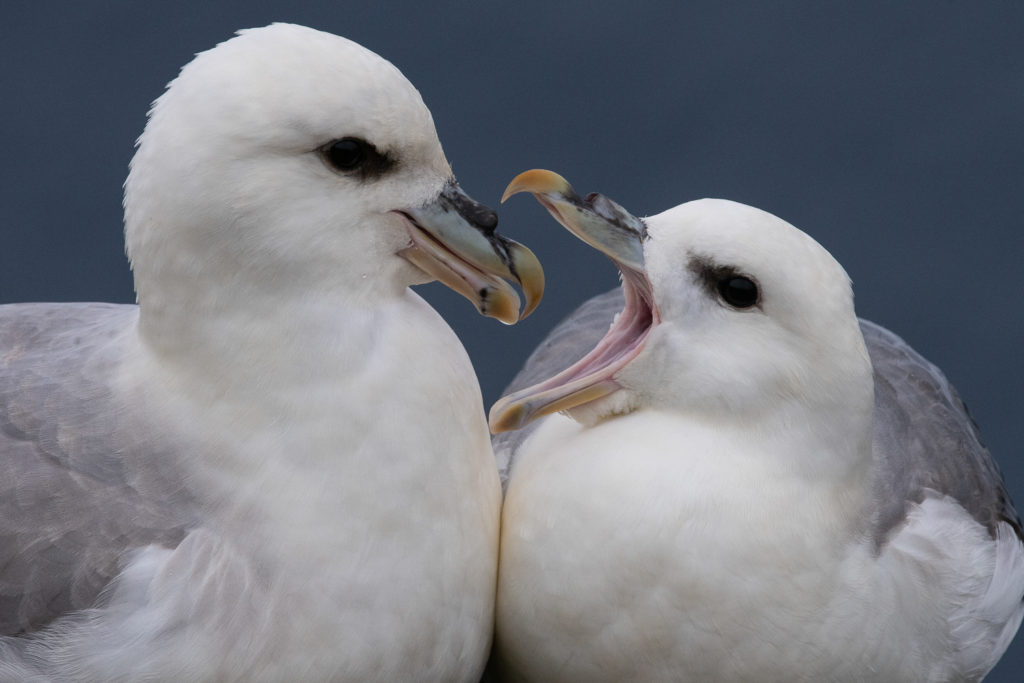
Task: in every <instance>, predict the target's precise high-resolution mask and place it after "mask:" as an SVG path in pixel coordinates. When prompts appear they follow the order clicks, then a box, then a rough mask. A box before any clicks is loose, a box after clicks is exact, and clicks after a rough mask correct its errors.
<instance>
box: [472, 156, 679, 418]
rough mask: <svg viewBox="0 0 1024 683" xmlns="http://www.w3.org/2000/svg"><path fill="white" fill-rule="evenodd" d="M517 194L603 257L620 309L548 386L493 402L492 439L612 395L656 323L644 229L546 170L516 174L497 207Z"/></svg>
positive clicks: (618, 209) (605, 201)
mask: <svg viewBox="0 0 1024 683" xmlns="http://www.w3.org/2000/svg"><path fill="white" fill-rule="evenodd" d="M519 192H530V193H532V194H533V196H534V197H536V199H537V201H539V202H540V203H541V205H543V206H544V208H546V209H547V210H548V212H549V213H550V214H551V215H552V216H554V218H555V220H557V221H558V222H559V223H561V224H562V225H563V226H565V227H566V228H567V229H568V230H569V231H570V232H572V233H573V234H574V235H576V236H577V237H579V238H580V239H581V240H583V241H584V242H586V243H587V244H589V245H590V246H592V247H594V248H595V249H597V250H599V251H601V252H602V253H604V254H605V255H607V256H608V257H609V258H611V260H612V261H613V262H614V263H615V265H616V266H617V267H618V269H619V270H620V271H621V273H622V288H623V290H624V293H625V299H626V306H625V308H623V310H622V312H621V313H620V314H619V315H618V316H617V317H616V319H615V321H614V322H613V323H612V326H611V328H610V329H609V330H608V333H607V334H606V335H605V336H604V338H602V339H601V341H600V342H598V344H597V346H596V347H594V349H593V350H592V351H590V353H588V354H587V355H586V356H584V357H583V358H582V359H580V360H579V361H577V362H576V363H574V364H573V365H571V366H570V367H568V368H566V369H565V370H563V371H562V372H560V373H558V374H557V375H555V376H554V377H552V378H550V379H548V380H545V381H543V382H541V383H539V384H535V385H534V386H532V387H528V388H526V389H522V390H521V391H517V392H515V393H512V394H509V395H508V396H504V397H502V398H501V399H499V400H498V402H497V403H495V404H494V406H492V407H491V412H490V416H489V419H488V422H489V425H490V428H491V432H493V433H495V434H497V433H499V432H506V431H510V430H513V429H519V428H521V427H524V426H525V425H527V424H528V423H530V422H532V421H533V420H536V419H537V418H539V417H542V416H544V415H549V414H551V413H555V412H558V411H562V410H569V409H571V408H574V407H576V406H580V405H583V404H584V403H589V402H591V401H595V400H597V399H599V398H602V397H604V396H607V395H608V394H610V393H612V392H614V391H616V390H618V389H619V388H620V387H619V384H618V383H617V382H616V381H615V375H616V374H617V373H618V372H619V371H620V370H621V369H622V368H624V367H625V366H626V365H627V364H628V363H629V362H630V361H631V360H633V359H634V358H635V357H636V356H637V354H639V353H640V351H641V350H642V349H643V345H644V342H645V341H646V339H647V335H648V333H649V332H650V331H651V329H652V328H653V327H654V325H656V324H657V323H658V322H659V320H660V318H659V315H658V311H657V308H656V307H655V305H654V295H653V292H652V291H651V285H650V282H649V281H648V279H647V274H646V273H645V272H644V251H643V247H644V244H643V243H644V240H646V238H647V228H646V226H645V225H644V223H643V221H641V220H640V219H639V218H636V217H635V216H633V215H632V214H630V213H629V212H628V211H626V210H625V209H623V208H622V207H621V206H619V205H618V204H616V203H615V202H613V201H612V200H610V199H608V198H607V197H604V196H603V195H599V194H590V195H587V197H585V198H583V197H580V196H579V195H577V194H576V192H575V191H574V190H573V189H572V186H571V185H569V182H568V181H567V180H566V179H565V178H563V177H562V176H560V175H558V174H557V173H554V172H552V171H544V170H539V169H534V170H532V171H526V172H525V173H521V174H519V175H518V176H516V177H515V178H514V179H513V180H512V182H511V183H509V186H508V188H507V189H506V190H505V194H504V196H503V197H502V202H504V201H505V200H506V199H508V198H509V197H511V196H512V195H514V194H516V193H519Z"/></svg>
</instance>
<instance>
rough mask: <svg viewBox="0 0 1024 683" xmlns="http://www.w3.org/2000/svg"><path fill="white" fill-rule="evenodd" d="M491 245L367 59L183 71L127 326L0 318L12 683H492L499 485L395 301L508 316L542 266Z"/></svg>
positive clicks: (254, 60)
mask: <svg viewBox="0 0 1024 683" xmlns="http://www.w3.org/2000/svg"><path fill="white" fill-rule="evenodd" d="M494 224H495V218H494V214H493V212H491V211H489V210H488V209H486V208H485V207H482V206H480V205H478V204H476V203H475V202H473V201H472V200H471V199H470V198H469V197H468V196H466V195H465V194H463V193H462V191H461V190H460V189H459V188H458V186H457V185H456V184H455V181H454V178H453V177H452V174H451V169H450V168H449V166H448V163H447V161H446V160H445V157H444V154H443V152H442V150H441V146H440V144H439V143H438V140H437V136H436V133H435V131H434V126H433V122H432V120H431V117H430V113H429V112H428V110H427V108H426V107H425V106H424V104H423V102H422V100H421V99H420V96H419V94H418V93H417V91H416V90H415V89H414V88H413V87H412V86H411V85H410V84H409V82H408V81H406V80H405V78H404V77H403V76H402V75H401V73H399V71H398V70H397V69H396V68H395V67H393V66H392V65H391V64H390V63H388V62H386V61H385V60H383V59H381V58H380V57H378V56H377V55H375V54H373V53H372V52H369V51H368V50H366V49H364V48H362V47H360V46H358V45H356V44H355V43H352V42H350V41H347V40H345V39H343V38H339V37H337V36H332V35H329V34H325V33H321V32H318V31H314V30H312V29H307V28H303V27H300V26H294V25H286V24H276V25H273V26H269V27H266V28H262V29H255V30H249V31H243V32H241V33H240V35H239V36H238V37H235V38H233V39H231V40H229V41H227V42H225V43H222V44H221V45H219V46H218V47H216V48H215V49H213V50H210V51H208V52H205V53H202V54H200V55H198V56H197V57H196V59H195V60H194V61H193V62H192V63H190V64H189V65H188V66H186V67H185V68H184V69H183V70H182V72H181V74H180V76H179V77H178V78H177V79H176V80H175V81H174V82H173V83H171V85H170V86H169V88H168V90H167V92H166V93H165V94H164V95H163V96H162V97H161V98H160V99H159V100H158V101H157V102H156V103H155V104H154V106H153V110H152V112H151V115H150V119H149V123H148V125H147V127H146V131H145V132H144V133H143V135H142V137H141V138H140V141H139V148H138V151H137V153H136V155H135V157H134V159H133V161H132V165H131V173H130V176H129V178H128V181H127V183H126V190H125V232H126V240H127V247H128V252H129V255H130V257H131V259H132V264H133V269H134V272H135V279H136V288H137V292H138V299H139V306H138V307H135V306H112V305H105V304H66V305H62V304H23V305H10V306H4V307H0V427H2V430H0V452H2V455H3V457H2V458H0V506H2V509H3V514H2V515H0V536H3V541H2V543H0V601H2V606H3V609H2V612H0V614H2V623H3V626H4V628H5V629H6V630H5V633H6V634H7V635H6V636H5V637H3V638H0V680H4V681H8V680H18V681H30V680H61V681H72V680H73V681H97V680H120V681H128V680H132V681H139V680H165V681H170V680H176V681H186V680H193V681H198V680H218V681H226V680H239V681H283V680H309V681H312V680H359V681H372V680H377V681H396V680H412V679H416V680H436V681H453V680H466V681H472V680H475V679H476V678H477V677H479V674H480V670H481V669H482V667H483V664H484V660H485V657H486V654H487V651H488V647H489V644H490V638H491V632H492V616H493V601H494V586H495V580H496V578H495V571H496V553H497V541H498V535H497V534H498V511H499V505H500V487H499V484H498V477H497V474H496V473H495V471H494V465H493V459H492V453H491V449H490V444H489V438H488V434H487V429H486V423H485V421H484V419H483V413H482V410H481V398H480V390H479V387H478V385H477V381H476V378H475V375H474V373H473V369H472V367H471V365H470V362H469V359H468V357H467V355H466V353H465V351H464V350H463V348H462V346H461V344H460V343H459V341H458V339H457V338H456V337H455V335H454V333H453V332H452V331H451V330H450V329H449V327H448V326H447V325H446V324H445V323H444V322H443V321H442V320H441V318H440V317H439V316H438V315H437V313H436V312H435V311H434V310H433V309H432V308H430V307H429V306H428V305H427V304H426V303H425V302H424V301H423V300H422V299H420V297H418V296H417V295H416V294H414V293H412V292H411V291H410V290H409V288H408V287H409V285H412V284H416V283H420V282H426V281H429V280H431V279H433V278H434V277H441V278H442V279H445V278H447V277H448V276H447V274H448V273H450V272H455V271H457V272H458V273H459V277H454V276H453V277H451V278H448V279H450V280H452V281H453V282H454V283H455V286H456V287H458V286H461V285H459V283H463V282H465V283H470V287H469V288H467V291H464V292H463V293H466V294H467V295H468V296H471V297H476V299H475V301H476V303H477V305H478V306H479V307H480V308H481V310H483V311H485V312H487V313H489V314H493V315H496V316H497V317H502V318H503V319H506V320H508V321H509V322H511V321H514V320H515V318H516V317H517V307H518V301H517V300H514V299H515V295H514V292H512V290H511V289H509V288H508V285H506V284H504V283H503V282H501V280H500V279H499V278H500V277H504V276H512V277H513V279H515V275H516V274H517V273H518V274H519V275H521V276H522V277H523V284H524V289H526V290H529V289H531V288H532V287H533V284H536V277H538V276H539V270H537V271H532V270H531V268H532V267H533V266H534V265H535V261H532V260H531V259H530V257H529V255H528V252H527V251H526V250H525V248H523V247H521V246H520V245H516V244H515V243H513V242H510V241H508V240H505V239H504V238H503V237H501V236H499V235H497V234H495V233H494ZM424 249H426V250H428V251H429V253H427V252H426V251H424ZM413 262H414V263H415V264H416V265H413ZM510 264H514V265H517V266H518V268H513V267H512V266H511V265H510ZM424 269H426V270H427V271H429V274H428V272H425V270H424ZM531 273H532V274H531ZM447 281H448V280H447V279H446V282H447ZM529 283H533V284H529ZM533 289H534V294H537V295H539V293H538V290H537V289H536V288H533ZM460 291H461V290H460ZM529 296H530V294H529V292H528V297H529Z"/></svg>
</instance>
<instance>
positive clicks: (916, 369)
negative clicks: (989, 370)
mask: <svg viewBox="0 0 1024 683" xmlns="http://www.w3.org/2000/svg"><path fill="white" fill-rule="evenodd" d="M860 325H861V332H862V333H863V334H864V341H865V343H866V344H867V347H868V353H869V355H870V356H871V363H872V365H873V366H874V372H875V413H874V435H873V447H874V454H875V463H874V487H873V494H874V502H875V509H876V519H875V526H874V529H873V537H874V540H875V544H876V549H880V548H881V547H882V545H884V543H885V542H886V541H887V540H888V538H889V537H890V536H891V533H892V532H893V530H895V529H897V528H898V527H899V526H900V525H901V524H902V522H903V520H905V519H906V516H907V512H908V510H909V508H910V506H911V505H914V504H916V503H920V502H921V501H922V500H924V498H925V496H926V495H928V492H929V491H935V492H937V493H939V494H942V495H946V496H949V497H951V498H953V499H954V500H956V501H957V502H959V503H960V505H962V506H963V507H964V509H966V510H967V511H968V512H969V513H970V514H971V516H972V517H974V518H975V519H976V520H978V522H979V523H981V524H982V525H983V526H984V527H985V528H986V529H987V530H988V532H989V534H991V535H992V536H993V537H995V534H996V528H997V526H998V525H999V523H1000V522H1006V523H1007V524H1009V525H1010V526H1011V527H1012V528H1013V529H1014V531H1015V532H1016V534H1017V537H1018V538H1021V539H1024V535H1022V532H1021V523H1020V517H1019V516H1018V515H1017V511H1016V510H1015V509H1014V507H1013V503H1012V501H1011V500H1010V496H1009V493H1008V492H1007V490H1006V485H1005V483H1004V481H1003V477H1002V474H1001V473H1000V472H999V467H998V466H997V465H996V463H995V461H994V460H993V459H992V456H991V455H990V454H989V452H988V449H986V448H985V446H984V444H983V443H982V441H981V435H980V433H979V431H978V426H977V425H976V424H975V423H974V420H973V419H972V418H971V415H970V413H969V412H968V410H967V406H966V404H965V403H964V402H963V400H962V399H961V398H960V395H959V394H958V393H957V391H956V389H954V388H953V385H952V384H950V382H949V380H948V379H946V376H945V375H944V374H943V373H942V371H941V370H939V369H938V368H937V367H935V366H934V365H932V364H931V363H929V362H928V361H927V360H925V359H924V358H923V357H922V356H921V355H920V354H919V353H917V352H916V351H914V350H913V349H912V348H910V346H909V345H908V344H907V343H906V342H904V341H903V340H902V339H900V338H899V337H898V336H896V335H895V334H893V333H892V332H890V331H889V330H887V329H885V328H883V327H881V326H879V325H876V324H874V323H871V322H868V321H866V320H861V321H860Z"/></svg>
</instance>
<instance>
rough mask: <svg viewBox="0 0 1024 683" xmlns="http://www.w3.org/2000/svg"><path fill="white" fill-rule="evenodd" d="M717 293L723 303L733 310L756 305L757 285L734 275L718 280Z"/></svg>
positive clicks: (748, 279)
mask: <svg viewBox="0 0 1024 683" xmlns="http://www.w3.org/2000/svg"><path fill="white" fill-rule="evenodd" d="M718 293H719V294H721V295H722V299H724V300H725V303H727V304H729V305H730V306H733V307H735V308H750V307H751V306H753V305H754V304H756V303H757V285H756V284H754V281H753V280H751V279H750V278H746V277H743V276H739V275H734V276H732V277H725V278H722V279H721V280H719V281H718Z"/></svg>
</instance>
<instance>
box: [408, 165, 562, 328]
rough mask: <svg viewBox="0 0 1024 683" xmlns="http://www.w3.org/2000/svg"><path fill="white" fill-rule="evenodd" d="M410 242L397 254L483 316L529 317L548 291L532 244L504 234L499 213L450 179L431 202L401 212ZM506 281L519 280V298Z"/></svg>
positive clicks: (512, 320) (509, 321)
mask: <svg viewBox="0 0 1024 683" xmlns="http://www.w3.org/2000/svg"><path fill="white" fill-rule="evenodd" d="M399 213H400V214H401V215H402V216H404V217H405V219H406V220H407V222H408V230H409V236H410V238H411V244H410V245H409V246H408V247H406V248H404V249H402V250H401V251H399V252H398V254H399V256H402V257H403V258H405V259H406V260H408V261H409V262H411V263H412V264H413V265H415V266H416V267H418V268H419V269H420V270H422V271H423V272H425V273H426V274H428V275H430V276H431V277H433V278H434V279H436V280H439V281H441V282H443V283H444V284H445V285H447V286H448V287H450V288H452V289H453V290H455V291H456V292H458V293H459V294H461V295H462V296H464V297H466V298H467V299H469V300H470V301H472V302H473V304H474V305H475V306H476V308H477V310H478V311H480V313H481V314H482V315H486V316H488V317H491V318H497V319H498V320H500V321H501V322H503V323H505V324H506V325H513V324H515V323H516V322H518V321H519V320H522V319H523V318H525V317H526V316H528V315H530V313H532V312H533V310H534V309H535V308H536V307H537V304H539V303H540V300H541V297H542V296H543V294H544V271H543V269H542V268H541V265H540V262H539V261H538V260H537V257H536V256H534V255H533V252H532V251H530V250H529V249H528V248H526V247H525V246H523V245H522V244H519V243H518V242H515V241H513V240H510V239H508V238H506V237H502V236H501V235H499V234H498V233H497V232H495V229H496V228H497V227H498V215H497V214H496V213H495V212H494V211H492V210H491V209H489V208H487V207H486V206H484V205H483V204H480V203H479V202H477V201H475V200H474V199H473V198H471V197H470V196H469V195H467V194H466V193H465V192H463V191H462V188H461V187H459V184H458V183H457V182H455V181H454V180H451V181H449V182H448V183H447V184H446V185H445V187H444V189H443V190H442V191H441V193H440V194H439V195H438V196H437V197H436V198H435V199H434V200H433V201H430V202H428V203H426V204H424V205H423V206H420V207H417V208H415V209H406V210H405V211H400V212H399ZM505 280H513V281H515V282H517V283H518V284H519V286H520V287H521V288H522V290H523V295H524V296H525V298H526V304H525V307H524V308H523V311H522V314H520V312H519V296H518V295H517V294H516V292H515V290H514V289H513V288H512V286H511V285H509V284H508V283H507V282H506V281H505Z"/></svg>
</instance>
